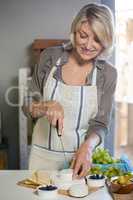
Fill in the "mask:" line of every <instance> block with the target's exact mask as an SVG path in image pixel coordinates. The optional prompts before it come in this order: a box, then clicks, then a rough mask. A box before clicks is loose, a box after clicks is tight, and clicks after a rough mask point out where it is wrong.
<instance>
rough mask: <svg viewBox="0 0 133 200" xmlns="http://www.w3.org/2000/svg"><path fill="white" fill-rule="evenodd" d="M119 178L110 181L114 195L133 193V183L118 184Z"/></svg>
mask: <svg viewBox="0 0 133 200" xmlns="http://www.w3.org/2000/svg"><path fill="white" fill-rule="evenodd" d="M117 179H118V177H114V178H112V179H111V181H110V188H111V191H112V192H113V193H117V194H128V193H131V192H132V191H133V182H132V181H129V182H128V183H127V184H119V183H117Z"/></svg>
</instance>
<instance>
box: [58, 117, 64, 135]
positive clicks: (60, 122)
mask: <svg viewBox="0 0 133 200" xmlns="http://www.w3.org/2000/svg"><path fill="white" fill-rule="evenodd" d="M58 124H59V131H60V133H61V134H62V133H63V119H62V118H59V119H58Z"/></svg>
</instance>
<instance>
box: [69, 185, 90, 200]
mask: <svg viewBox="0 0 133 200" xmlns="http://www.w3.org/2000/svg"><path fill="white" fill-rule="evenodd" d="M68 191H69V195H70V196H72V197H85V196H87V195H88V194H89V190H88V186H87V185H86V184H74V185H72V186H71V187H70V188H69V190H68Z"/></svg>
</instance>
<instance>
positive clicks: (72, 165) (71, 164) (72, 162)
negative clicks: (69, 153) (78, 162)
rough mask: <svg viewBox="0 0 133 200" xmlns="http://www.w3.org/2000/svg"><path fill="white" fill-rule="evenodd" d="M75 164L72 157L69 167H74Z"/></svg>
mask: <svg viewBox="0 0 133 200" xmlns="http://www.w3.org/2000/svg"><path fill="white" fill-rule="evenodd" d="M74 166H75V158H73V159H72V161H71V163H70V168H71V169H74Z"/></svg>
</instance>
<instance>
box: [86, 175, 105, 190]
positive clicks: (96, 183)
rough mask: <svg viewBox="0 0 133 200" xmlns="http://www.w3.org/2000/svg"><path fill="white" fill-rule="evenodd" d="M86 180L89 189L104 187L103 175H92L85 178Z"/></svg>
mask: <svg viewBox="0 0 133 200" xmlns="http://www.w3.org/2000/svg"><path fill="white" fill-rule="evenodd" d="M86 179H87V185H88V186H89V187H102V186H104V185H105V179H106V178H105V176H103V175H98V174H94V175H89V176H87V177H86Z"/></svg>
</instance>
